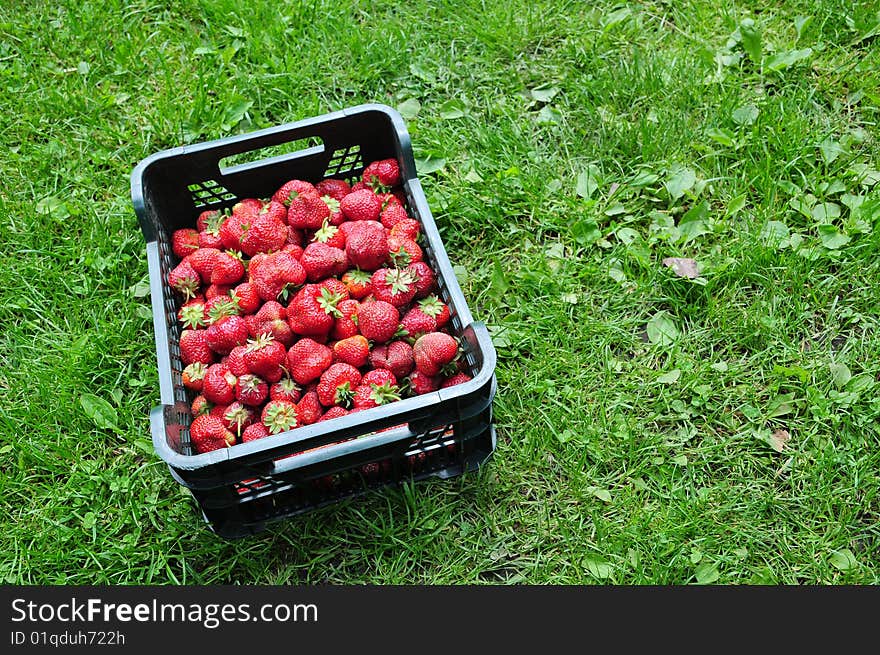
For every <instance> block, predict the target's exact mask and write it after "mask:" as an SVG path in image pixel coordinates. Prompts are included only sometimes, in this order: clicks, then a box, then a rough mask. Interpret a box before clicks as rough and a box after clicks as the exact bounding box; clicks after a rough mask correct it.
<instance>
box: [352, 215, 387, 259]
mask: <svg viewBox="0 0 880 655" xmlns="http://www.w3.org/2000/svg"><path fill="white" fill-rule="evenodd" d="M343 225H346V224H345V223H343ZM345 253H346V254H347V255H348V261H349V263H350V264H351V265H352V266H356V267H357V268H360V269H363V270H365V271H375V270H376V269H377V268H380V267H381V266H382V265H383V264H384V263H385V262H386V261H387V260H388V237H387V235H386V234H385V228H383V227H382V224H381V223H378V222H376V221H364V222H361V223H353V224H352V227H351V228H350V229H349V230H348V232H347V234H346V237H345Z"/></svg>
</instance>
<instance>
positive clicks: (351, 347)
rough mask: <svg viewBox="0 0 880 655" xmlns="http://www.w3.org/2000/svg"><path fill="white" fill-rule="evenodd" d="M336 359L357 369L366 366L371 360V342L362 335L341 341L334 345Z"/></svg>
mask: <svg viewBox="0 0 880 655" xmlns="http://www.w3.org/2000/svg"><path fill="white" fill-rule="evenodd" d="M333 354H334V355H336V359H337V360H339V361H340V362H345V363H346V364H351V365H352V366H354V367H356V368H360V367H362V366H366V364H367V361H368V360H369V358H370V342H369V341H367V338H366V337H365V336H363V335H362V334H355V335H354V336H351V337H347V338H345V339H341V340H339V341H337V342H336V343H334V344H333Z"/></svg>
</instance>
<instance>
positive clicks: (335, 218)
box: [321, 195, 346, 226]
mask: <svg viewBox="0 0 880 655" xmlns="http://www.w3.org/2000/svg"><path fill="white" fill-rule="evenodd" d="M321 200H323V201H324V204H325V205H327V209H329V210H330V215H329V216H328V217H327V218H325V219H324V224H325V225H331V226H336V225H342V224H343V223H344V222H345V221H346V218H345V214H343V213H342V210H341V209H340V203H339V200H337V199H336V198H334V197H332V196H327V195H323V196H321Z"/></svg>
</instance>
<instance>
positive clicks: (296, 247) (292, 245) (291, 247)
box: [281, 225, 304, 259]
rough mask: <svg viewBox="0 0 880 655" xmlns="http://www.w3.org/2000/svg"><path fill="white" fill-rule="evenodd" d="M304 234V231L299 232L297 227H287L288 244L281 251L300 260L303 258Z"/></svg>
mask: <svg viewBox="0 0 880 655" xmlns="http://www.w3.org/2000/svg"><path fill="white" fill-rule="evenodd" d="M303 234H304V232H303V231H302V230H297V229H296V228H295V227H290V226H289V225H288V226H287V243H285V244H284V245H283V246H282V247H281V250H282V252H289V253H290V254H291V255H293V256H294V257H296V258H297V259H299V258H300V257H301V256H302V244H303Z"/></svg>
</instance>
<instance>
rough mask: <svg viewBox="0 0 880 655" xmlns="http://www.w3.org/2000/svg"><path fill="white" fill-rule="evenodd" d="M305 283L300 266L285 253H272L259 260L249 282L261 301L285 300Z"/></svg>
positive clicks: (304, 272)
mask: <svg viewBox="0 0 880 655" xmlns="http://www.w3.org/2000/svg"><path fill="white" fill-rule="evenodd" d="M305 281H306V271H305V269H304V268H303V267H302V264H300V263H299V261H298V260H297V259H296V257H294V256H293V255H291V254H290V253H286V252H273V253H272V254H270V255H266V257H265V259H262V260H260V263H259V266H258V267H257V270H256V271H254V272H253V276H252V279H251V282H252V283H253V285H254V287H256V289H257V293H258V294H260V298H262V299H263V300H278V298H282V299H286V298H287V296H288V295H289V294H290V293H291V291H292V290H293V289H295V288H297V287H299V286H300V285H301V284H302V283H303V282H305Z"/></svg>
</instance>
